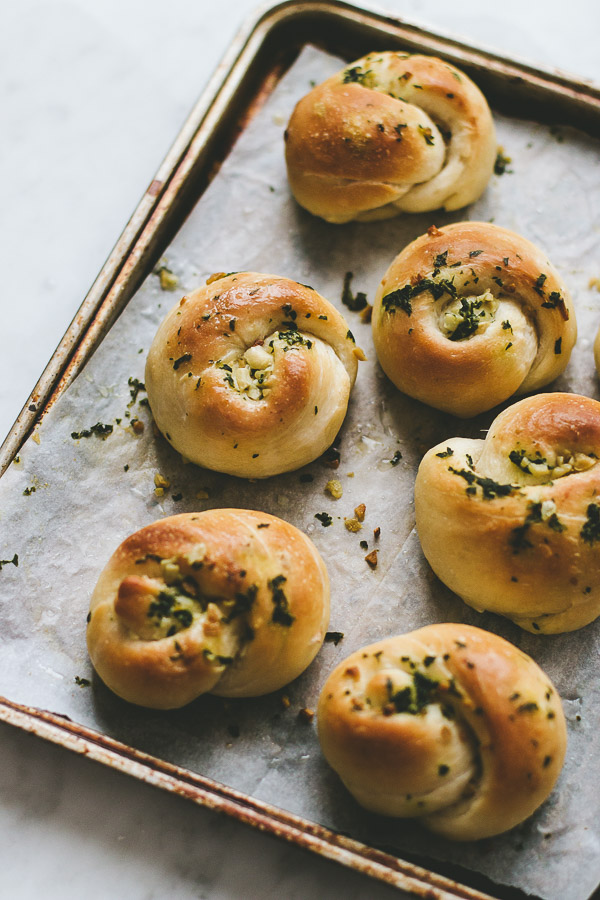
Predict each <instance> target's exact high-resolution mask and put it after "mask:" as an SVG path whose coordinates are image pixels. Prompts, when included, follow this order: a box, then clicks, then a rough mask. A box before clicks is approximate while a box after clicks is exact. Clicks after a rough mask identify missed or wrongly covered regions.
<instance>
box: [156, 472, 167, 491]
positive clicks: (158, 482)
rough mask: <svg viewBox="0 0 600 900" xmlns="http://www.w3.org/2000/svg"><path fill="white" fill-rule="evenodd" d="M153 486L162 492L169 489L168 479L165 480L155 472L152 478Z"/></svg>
mask: <svg viewBox="0 0 600 900" xmlns="http://www.w3.org/2000/svg"><path fill="white" fill-rule="evenodd" d="M154 486H155V487H156V488H162V489H163V491H164V489H165V488H170V487H171V482H170V481H169V479H168V478H165V476H164V475H161V474H160V472H157V473H156V475H155V476H154Z"/></svg>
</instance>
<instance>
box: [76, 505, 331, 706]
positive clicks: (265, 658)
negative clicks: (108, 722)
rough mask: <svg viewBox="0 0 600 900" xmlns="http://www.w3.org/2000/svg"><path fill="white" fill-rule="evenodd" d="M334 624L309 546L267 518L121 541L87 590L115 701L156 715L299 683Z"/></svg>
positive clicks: (203, 522) (94, 638)
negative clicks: (216, 697) (203, 697)
mask: <svg viewBox="0 0 600 900" xmlns="http://www.w3.org/2000/svg"><path fill="white" fill-rule="evenodd" d="M328 620H329V582H328V578H327V571H326V569H325V565H324V563H323V561H322V559H321V557H320V556H319V554H318V552H317V550H316V548H315V547H314V545H313V544H312V542H311V541H310V540H309V539H308V538H307V537H306V536H305V535H304V534H302V532H300V531H298V529H297V528H294V526H293V525H290V524H288V523H287V522H284V521H283V520H282V519H278V518H276V517H275V516H271V515H267V514H266V513H261V512H254V511H251V510H239V509H216V510H209V511H207V512H203V513H184V514H182V515H177V516H170V517H169V518H166V519H161V520H159V521H158V522H154V523H153V524H151V525H148V526H146V527H145V528H142V529H141V530H140V531H137V532H136V533H135V534H133V535H131V536H130V537H129V538H127V539H126V540H125V541H124V542H123V543H122V544H121V545H120V547H119V548H118V549H117V550H116V551H115V553H114V554H113V556H112V557H111V559H110V560H109V562H108V564H107V565H106V567H105V568H104V570H103V572H102V574H101V575H100V578H99V580H98V584H97V585H96V588H95V590H94V593H93V595H92V600H91V606H90V619H89V624H88V633H87V639H88V650H89V653H90V657H91V660H92V663H93V664H94V667H95V668H96V671H97V672H98V674H99V675H100V677H101V678H102V680H103V681H104V682H105V683H106V684H107V685H108V687H110V688H111V690H113V691H114V692H115V693H116V694H118V695H119V696H120V697H123V698H124V699H125V700H129V701H130V702H131V703H137V704H139V705H140V706H149V707H154V708H158V709H171V708H176V707H179V706H183V705H185V704H186V703H189V702H191V701H192V700H193V699H195V698H196V697H198V696H199V695H200V694H203V693H205V692H207V691H210V692H212V693H215V694H220V695H222V696H227V697H248V696H259V695H261V694H266V693H269V692H271V691H274V690H277V688H280V687H283V685H285V684H287V683H288V682H289V681H292V680H293V679H294V678H296V677H297V676H298V675H299V674H300V673H301V672H303V671H304V669H305V668H306V667H307V666H308V665H309V663H310V662H311V661H312V660H313V658H314V657H315V655H316V654H317V652H318V650H319V648H320V646H321V644H322V642H323V639H324V637H325V631H326V628H327V623H328Z"/></svg>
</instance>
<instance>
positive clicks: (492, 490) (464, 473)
mask: <svg viewBox="0 0 600 900" xmlns="http://www.w3.org/2000/svg"><path fill="white" fill-rule="evenodd" d="M448 471H449V472H453V473H454V474H455V475H460V477H461V478H464V479H465V481H466V482H467V483H468V484H469V485H473V486H474V485H478V486H479V487H480V488H481V490H482V492H483V498H484V500H495V499H496V498H497V497H508V495H509V494H513V493H514V492H515V491H516V490H518V488H517V487H516V486H515V485H514V484H499V483H498V482H497V481H494V480H493V479H492V478H485V477H484V476H482V475H476V474H475V472H469V471H468V470H467V469H455V468H453V467H452V466H449V468H448ZM467 490H468V489H467ZM471 493H473V492H471Z"/></svg>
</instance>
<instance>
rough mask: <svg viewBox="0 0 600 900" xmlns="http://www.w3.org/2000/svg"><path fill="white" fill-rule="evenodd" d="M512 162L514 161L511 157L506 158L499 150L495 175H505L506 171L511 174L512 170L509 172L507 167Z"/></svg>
mask: <svg viewBox="0 0 600 900" xmlns="http://www.w3.org/2000/svg"><path fill="white" fill-rule="evenodd" d="M511 162H512V159H511V158H510V156H505V155H504V153H502V151H501V150H499V151H498V154H497V155H496V161H495V163H494V175H504V173H505V172H506V171H509V172H510V169H508V170H507V166H508V164H509V163H511Z"/></svg>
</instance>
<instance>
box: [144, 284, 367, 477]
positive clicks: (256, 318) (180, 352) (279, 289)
mask: <svg viewBox="0 0 600 900" xmlns="http://www.w3.org/2000/svg"><path fill="white" fill-rule="evenodd" d="M360 356H361V353H360V351H359V350H358V348H357V347H356V344H355V343H354V338H353V337H352V335H351V333H350V331H349V329H348V325H347V323H346V321H345V319H344V317H343V316H342V315H341V314H340V313H339V312H338V311H337V310H336V309H335V307H333V306H332V305H331V304H330V303H328V302H327V300H325V299H324V298H323V297H321V296H320V294H318V293H317V292H316V291H314V290H312V289H311V288H309V287H307V286H305V285H302V284H299V283H298V282H295V281H291V280H290V279H288V278H280V277H279V276H276V275H260V274H257V273H255V272H239V273H234V274H232V275H229V276H224V277H222V278H220V279H218V280H216V281H212V282H211V283H210V284H207V285H205V286H204V287H201V288H199V289H198V290H197V291H194V292H193V293H192V294H190V295H188V296H187V297H184V298H183V299H182V300H181V302H180V304H179V305H178V306H176V307H175V308H174V309H173V310H171V312H170V313H169V314H168V316H167V317H166V318H165V320H164V321H163V323H162V324H161V325H160V327H159V329H158V332H157V334H156V336H155V338H154V341H153V343H152V346H151V348H150V352H149V354H148V360H147V363H146V375H145V383H146V388H147V390H148V399H149V401H150V406H151V409H152V413H153V416H154V419H155V421H156V424H157V426H158V428H159V429H160V430H161V431H162V433H163V434H164V435H165V437H166V438H167V440H168V441H169V442H170V443H171V444H172V445H173V446H174V447H175V449H176V450H178V451H179V452H180V453H182V454H183V456H185V457H186V458H187V459H190V460H191V461H192V462H195V463H197V464H198V465H201V466H205V467H206V468H209V469H215V470H217V471H220V472H227V473H229V474H231V475H239V476H242V477H248V478H266V477H268V476H270V475H275V474H278V473H280V472H286V471H289V470H291V469H297V468H299V467H300V466H303V465H305V464H306V463H308V462H311V461H312V460H313V459H315V458H316V457H317V456H319V455H320V454H321V453H323V452H324V451H325V450H326V449H327V447H328V446H329V445H330V444H331V443H332V442H333V440H334V438H335V436H336V434H337V432H338V430H339V428H340V427H341V424H342V422H343V419H344V416H345V414H346V409H347V405H348V398H349V394H350V390H351V388H352V386H353V384H354V380H355V378H356V370H357V364H358V358H359V357H360Z"/></svg>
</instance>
